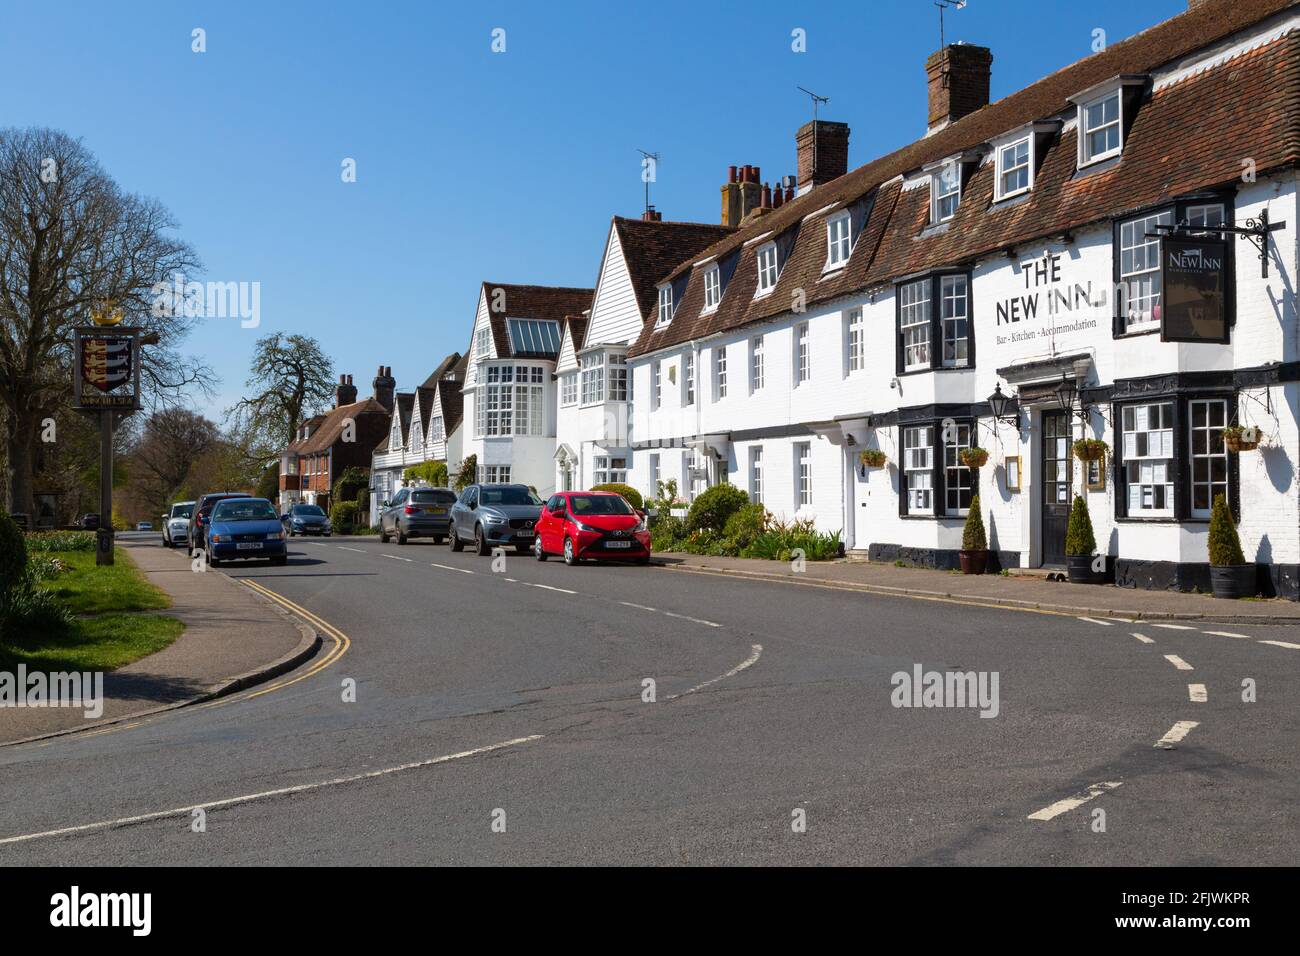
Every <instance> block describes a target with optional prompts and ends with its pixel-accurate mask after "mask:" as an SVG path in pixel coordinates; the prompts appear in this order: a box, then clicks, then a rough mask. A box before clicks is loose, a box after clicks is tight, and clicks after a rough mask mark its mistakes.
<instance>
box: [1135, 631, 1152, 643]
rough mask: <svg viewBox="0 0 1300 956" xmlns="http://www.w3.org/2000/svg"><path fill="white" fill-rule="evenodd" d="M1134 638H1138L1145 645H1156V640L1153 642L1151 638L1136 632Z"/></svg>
mask: <svg viewBox="0 0 1300 956" xmlns="http://www.w3.org/2000/svg"><path fill="white" fill-rule="evenodd" d="M1133 636H1134V637H1136V638H1137V639H1138V640H1139V641H1141V642H1142V643H1143V644H1154V643H1155V641H1154V640H1152V639H1151V638H1149V637H1147V636H1146V635H1145V634H1139V633H1138V632H1137V631H1134V632H1133Z"/></svg>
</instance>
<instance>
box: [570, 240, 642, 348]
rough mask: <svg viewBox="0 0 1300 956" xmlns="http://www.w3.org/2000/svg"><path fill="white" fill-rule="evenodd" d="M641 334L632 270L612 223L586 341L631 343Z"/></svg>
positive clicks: (589, 342)
mask: <svg viewBox="0 0 1300 956" xmlns="http://www.w3.org/2000/svg"><path fill="white" fill-rule="evenodd" d="M640 334H641V310H640V308H639V307H638V305H637V302H636V293H635V291H634V290H633V288H632V276H631V274H630V273H629V272H628V268H627V260H626V258H625V257H624V254H623V244H622V243H621V242H620V241H619V238H618V229H617V227H616V226H615V225H614V224H612V223H611V224H610V227H609V238H608V239H607V240H606V243H605V255H604V257H603V258H602V261H601V268H600V277H599V278H598V279H597V280H596V295H595V298H594V299H593V300H592V305H591V318H590V319H589V320H588V322H587V335H586V342H585V343H583V344H584V345H585V344H591V345H595V344H602V345H603V344H611V345H612V344H615V343H628V342H632V341H633V340H635V339H636V337H637V336H638V335H640ZM582 347H583V346H582V345H579V346H578V350H579V351H581V350H582Z"/></svg>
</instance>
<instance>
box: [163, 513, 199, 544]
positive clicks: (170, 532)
mask: <svg viewBox="0 0 1300 956" xmlns="http://www.w3.org/2000/svg"><path fill="white" fill-rule="evenodd" d="M192 514H194V502H192V501H173V502H172V506H171V510H169V511H168V512H167V514H165V515H163V516H162V539H163V547H164V548H174V547H176V546H177V545H178V544H180V543H181V542H182V541H184V540H185V539H186V538H187V537H188V535H189V533H190V515H192Z"/></svg>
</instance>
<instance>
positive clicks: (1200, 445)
mask: <svg viewBox="0 0 1300 956" xmlns="http://www.w3.org/2000/svg"><path fill="white" fill-rule="evenodd" d="M1198 407H1203V408H1204V411H1205V420H1204V422H1203V423H1202V424H1199V425H1198V424H1197V423H1196V416H1197V412H1198ZM1228 413H1229V411H1228V400H1227V399H1226V398H1194V399H1191V400H1190V401H1188V403H1187V432H1188V440H1187V458H1188V469H1187V483H1188V494H1187V507H1188V512H1187V513H1188V514H1189V515H1190V516H1191V517H1193V518H1208V517H1210V510H1211V509H1212V508H1213V507H1214V499H1215V496H1216V495H1223V496H1224V497H1225V498H1226V497H1228V496H1229V495H1230V494H1231V481H1230V479H1229V475H1230V466H1231V462H1230V461H1229V460H1228V447H1227V445H1225V444H1224V443H1223V429H1224V428H1225V427H1226V426H1227V424H1228ZM1198 439H1201V441H1199V442H1198ZM1201 462H1204V464H1205V468H1206V470H1207V474H1206V475H1205V476H1204V477H1201V476H1198V475H1197V467H1196V466H1197V464H1198V463H1201ZM1215 462H1219V463H1221V465H1222V469H1223V471H1222V478H1215V477H1214V474H1213V469H1214V463H1215ZM1201 487H1204V488H1205V489H1206V495H1205V507H1204V508H1198V507H1196V490H1197V489H1198V488H1201Z"/></svg>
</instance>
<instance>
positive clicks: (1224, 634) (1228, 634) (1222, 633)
mask: <svg viewBox="0 0 1300 956" xmlns="http://www.w3.org/2000/svg"><path fill="white" fill-rule="evenodd" d="M1205 633H1206V634H1213V635H1214V636H1215V637H1240V638H1242V639H1244V640H1247V641H1248V640H1250V635H1249V634H1234V633H1232V631H1206V632H1205Z"/></svg>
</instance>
